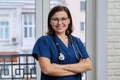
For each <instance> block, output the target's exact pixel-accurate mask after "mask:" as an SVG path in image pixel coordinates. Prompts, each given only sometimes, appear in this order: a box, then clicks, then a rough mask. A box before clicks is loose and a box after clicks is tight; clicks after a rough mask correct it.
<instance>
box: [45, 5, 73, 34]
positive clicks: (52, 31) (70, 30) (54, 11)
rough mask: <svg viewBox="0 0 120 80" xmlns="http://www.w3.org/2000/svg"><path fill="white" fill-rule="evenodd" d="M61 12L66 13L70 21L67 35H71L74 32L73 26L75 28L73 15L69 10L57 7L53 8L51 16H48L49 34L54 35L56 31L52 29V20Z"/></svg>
mask: <svg viewBox="0 0 120 80" xmlns="http://www.w3.org/2000/svg"><path fill="white" fill-rule="evenodd" d="M59 11H65V12H66V13H67V15H68V18H69V19H70V24H69V26H68V29H67V30H66V33H65V34H66V35H70V34H71V33H72V32H73V29H72V26H73V23H72V17H71V13H70V11H69V9H68V8H67V7H65V6H55V7H53V8H52V9H51V10H50V12H49V14H48V32H47V34H53V33H54V30H53V29H52V26H51V24H50V20H51V17H52V16H53V15H54V14H55V13H56V12H59Z"/></svg>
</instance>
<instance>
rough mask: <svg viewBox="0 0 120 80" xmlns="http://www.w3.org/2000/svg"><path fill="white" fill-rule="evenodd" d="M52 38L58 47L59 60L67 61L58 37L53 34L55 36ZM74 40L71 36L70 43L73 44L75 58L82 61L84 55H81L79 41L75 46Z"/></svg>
mask: <svg viewBox="0 0 120 80" xmlns="http://www.w3.org/2000/svg"><path fill="white" fill-rule="evenodd" d="M52 38H53V41H54V43H55V45H56V48H57V52H58V54H59V57H58V59H59V60H60V61H63V60H64V59H65V56H64V54H63V53H62V51H61V49H60V46H59V43H58V42H57V39H56V35H54V34H53V35H52ZM73 38H74V37H73V36H72V35H70V43H71V44H72V48H73V50H74V54H75V57H76V58H77V60H81V59H82V54H81V52H80V49H79V46H78V43H77V41H75V42H76V43H75V44H73ZM77 50H78V53H79V57H78V55H77Z"/></svg>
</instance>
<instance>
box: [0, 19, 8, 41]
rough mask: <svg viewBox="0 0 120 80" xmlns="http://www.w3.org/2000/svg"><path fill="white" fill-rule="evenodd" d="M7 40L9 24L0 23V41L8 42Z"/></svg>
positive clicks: (5, 22)
mask: <svg viewBox="0 0 120 80" xmlns="http://www.w3.org/2000/svg"><path fill="white" fill-rule="evenodd" d="M8 38H9V23H8V21H1V22H0V40H8Z"/></svg>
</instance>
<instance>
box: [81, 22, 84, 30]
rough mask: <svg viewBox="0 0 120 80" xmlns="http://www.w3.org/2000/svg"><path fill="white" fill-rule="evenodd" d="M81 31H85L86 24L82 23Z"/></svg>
mask: <svg viewBox="0 0 120 80" xmlns="http://www.w3.org/2000/svg"><path fill="white" fill-rule="evenodd" d="M80 31H85V22H80Z"/></svg>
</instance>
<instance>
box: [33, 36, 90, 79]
mask: <svg viewBox="0 0 120 80" xmlns="http://www.w3.org/2000/svg"><path fill="white" fill-rule="evenodd" d="M55 37H56V40H57V42H58V43H59V46H60V49H61V52H62V54H63V55H64V56H65V59H64V60H63V61H60V60H59V59H58V57H59V54H58V51H57V48H56V45H55V43H54V41H53V39H52V36H51V35H45V36H41V37H40V38H39V39H38V40H37V41H36V43H35V45H34V47H33V52H32V53H33V57H34V58H36V59H37V60H38V57H46V58H48V59H50V62H51V63H57V64H74V63H78V62H79V60H78V58H80V57H81V56H80V53H81V54H82V59H86V58H88V57H89V56H88V53H87V51H86V49H85V46H84V44H83V43H82V41H81V40H80V39H79V38H77V37H74V40H72V42H71V41H70V37H69V38H68V39H69V44H68V47H67V46H66V45H65V44H64V43H63V42H62V41H61V40H60V38H59V37H58V36H55ZM72 44H74V48H75V49H76V54H75V51H74V49H73V47H72ZM76 45H78V46H79V50H77V48H78V47H76ZM79 52H80V53H79ZM41 80H81V73H79V74H77V75H74V76H65V77H55V76H48V75H45V74H44V73H42V72H41Z"/></svg>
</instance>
